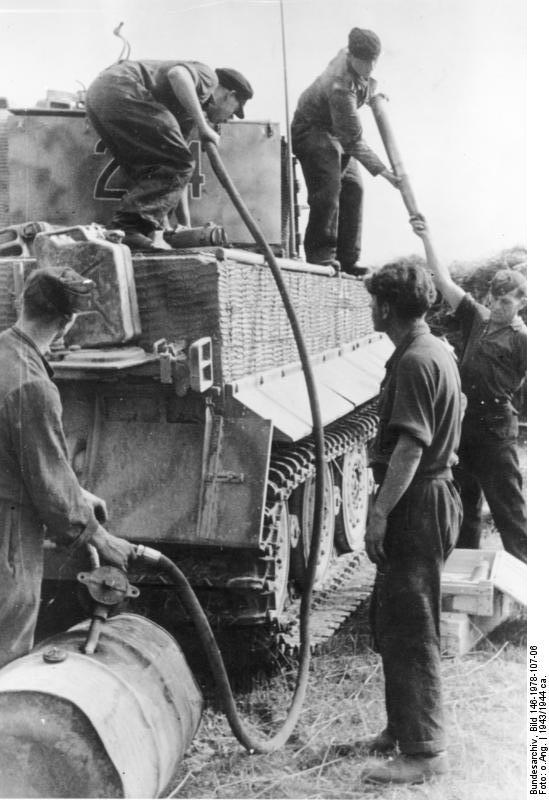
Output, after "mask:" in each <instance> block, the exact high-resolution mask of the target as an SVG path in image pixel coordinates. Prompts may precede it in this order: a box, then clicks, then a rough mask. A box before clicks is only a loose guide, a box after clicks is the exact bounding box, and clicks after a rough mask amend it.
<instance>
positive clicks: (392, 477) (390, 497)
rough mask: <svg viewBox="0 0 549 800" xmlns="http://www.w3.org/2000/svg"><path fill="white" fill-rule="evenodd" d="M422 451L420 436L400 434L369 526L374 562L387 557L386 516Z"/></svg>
mask: <svg viewBox="0 0 549 800" xmlns="http://www.w3.org/2000/svg"><path fill="white" fill-rule="evenodd" d="M422 453H423V445H422V444H421V442H420V441H419V439H416V438H415V437H414V436H410V434H408V433H405V432H402V433H401V434H400V436H399V437H398V441H397V444H396V446H395V449H394V450H393V453H392V455H391V460H390V461H389V464H388V466H387V472H386V474H385V477H384V479H383V484H382V486H381V489H380V490H379V494H378V496H377V498H376V500H375V503H374V506H373V508H372V511H371V514H370V517H369V519H368V525H367V528H366V552H367V553H368V556H369V558H370V559H371V560H372V561H373V562H374V564H380V563H382V562H383V560H384V558H385V552H384V549H383V541H384V539H385V531H386V528H387V517H388V516H389V514H390V513H391V511H392V510H393V509H394V507H395V506H396V504H397V503H398V501H399V500H400V498H401V497H402V495H403V494H404V492H405V491H406V489H407V488H408V487H409V486H410V484H411V482H412V480H413V477H414V475H415V474H416V472H417V468H418V466H419V462H420V461H421V456H422Z"/></svg>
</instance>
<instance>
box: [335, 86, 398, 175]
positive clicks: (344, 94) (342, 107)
mask: <svg viewBox="0 0 549 800" xmlns="http://www.w3.org/2000/svg"><path fill="white" fill-rule="evenodd" d="M329 103H330V115H331V118H332V126H333V130H334V134H335V136H336V137H337V139H338V140H339V142H340V143H341V146H342V147H343V150H344V151H345V153H346V154H347V155H349V156H353V157H354V158H356V159H357V161H360V163H361V164H362V166H363V167H365V168H366V169H367V170H368V172H369V173H370V174H371V175H381V176H382V177H383V178H385V179H386V180H388V181H389V182H390V183H391V184H392V185H393V186H397V185H398V182H399V179H398V178H397V176H396V175H394V174H393V173H392V172H391V171H390V170H389V169H388V168H387V167H386V166H385V164H384V163H383V161H382V160H381V159H380V158H379V156H378V155H377V154H376V153H374V151H373V150H372V148H371V147H369V146H368V144H366V142H365V140H364V138H363V132H362V124H361V122H360V117H359V115H358V108H357V103H356V95H355V93H354V92H353V91H352V90H350V89H348V88H346V87H344V86H341V87H340V86H337V85H336V86H334V87H332V91H331V94H330V99H329Z"/></svg>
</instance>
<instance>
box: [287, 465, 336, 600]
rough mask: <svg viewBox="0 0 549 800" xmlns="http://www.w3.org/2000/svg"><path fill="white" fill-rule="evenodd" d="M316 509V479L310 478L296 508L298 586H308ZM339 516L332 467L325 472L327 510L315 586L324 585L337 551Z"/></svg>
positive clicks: (294, 560) (294, 551)
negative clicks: (336, 528)
mask: <svg viewBox="0 0 549 800" xmlns="http://www.w3.org/2000/svg"><path fill="white" fill-rule="evenodd" d="M314 507H315V479H314V477H313V478H308V479H307V480H306V481H305V483H304V484H303V485H302V486H300V487H299V488H298V489H297V491H296V493H295V509H296V513H297V518H298V521H299V528H300V530H301V536H300V537H299V539H298V542H297V545H296V546H295V547H294V548H293V549H292V560H291V569H292V577H293V578H294V579H295V581H296V583H297V585H298V586H300V587H301V586H303V585H304V583H305V573H306V569H307V562H308V560H309V552H310V550H311V535H312V532H313V515H314ZM335 515H336V499H335V492H334V479H333V475H332V470H331V468H330V466H329V465H328V464H326V469H325V473H324V508H323V514H322V530H321V539H320V551H319V554H318V561H317V567H316V580H315V587H317V586H319V584H320V583H321V582H322V580H323V579H324V577H325V576H326V573H327V571H328V568H329V566H330V561H331V559H332V553H333V549H334V527H335Z"/></svg>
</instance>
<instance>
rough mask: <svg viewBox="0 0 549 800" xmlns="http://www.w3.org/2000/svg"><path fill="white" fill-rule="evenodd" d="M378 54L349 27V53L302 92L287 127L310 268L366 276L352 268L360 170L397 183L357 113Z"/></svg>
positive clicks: (375, 44) (370, 89) (371, 85)
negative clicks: (304, 199) (301, 194)
mask: <svg viewBox="0 0 549 800" xmlns="http://www.w3.org/2000/svg"><path fill="white" fill-rule="evenodd" d="M380 52H381V42H380V40H379V37H378V36H377V35H376V34H375V33H374V32H373V31H369V30H364V29H362V28H353V29H352V30H351V32H350V33H349V42H348V47H347V48H344V49H343V50H340V52H339V53H338V54H337V55H336V57H335V58H334V59H332V61H330V63H329V64H328V66H327V67H326V69H325V70H324V72H323V73H322V74H321V75H319V77H318V78H317V79H316V80H315V81H314V82H313V83H312V84H311V85H310V86H309V87H308V88H307V89H305V91H304V92H303V93H302V95H301V97H300V98H299V100H298V104H297V109H296V111H295V114H294V118H293V121H292V145H293V149H294V153H295V155H296V156H297V158H298V159H299V162H300V164H301V168H302V170H303V175H304V178H305V183H306V184H307V192H308V202H309V209H310V211H309V222H308V225H307V230H306V232H305V255H306V257H307V261H308V262H309V263H311V264H324V265H328V266H335V267H336V268H339V267H340V266H341V269H342V270H343V271H344V272H348V273H350V274H351V275H364V274H365V270H364V268H360V267H359V266H358V264H357V262H358V259H359V257H360V248H361V239H362V199H363V186H362V177H361V175H360V167H359V164H362V166H363V167H365V168H366V169H367V170H368V172H369V173H370V174H371V175H373V176H374V177H375V176H376V175H381V176H382V177H383V178H385V180H387V181H388V182H389V183H390V184H391V185H392V186H395V187H398V186H399V184H400V178H398V177H397V176H396V175H395V174H394V173H393V172H391V170H390V169H388V168H387V167H386V166H385V164H384V163H383V161H381V159H380V158H379V157H378V156H377V155H376V153H374V151H373V150H372V149H371V148H370V147H369V146H368V145H367V144H366V142H365V140H364V138H363V134H362V124H361V122H360V117H359V114H358V110H359V109H360V108H361V107H362V106H363V105H368V104H369V103H370V100H371V98H372V96H373V95H374V93H375V89H376V81H375V80H374V79H373V78H372V77H371V73H372V70H373V69H374V67H375V64H376V61H377V58H378V56H379V54H380Z"/></svg>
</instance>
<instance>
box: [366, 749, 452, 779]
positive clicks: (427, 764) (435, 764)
mask: <svg viewBox="0 0 549 800" xmlns="http://www.w3.org/2000/svg"><path fill="white" fill-rule="evenodd" d="M446 772H448V758H447V756H446V753H444V752H442V753H436V754H435V755H423V754H418V755H413V756H412V755H407V754H406V753H401V754H400V755H398V756H396V757H395V758H392V759H390V760H389V761H382V760H381V759H372V760H371V762H370V763H368V764H367V765H366V768H365V769H364V771H363V772H362V776H361V777H362V780H363V781H365V782H366V783H424V782H425V781H428V780H430V779H431V778H435V777H437V776H439V775H444V774H445V773H446Z"/></svg>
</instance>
